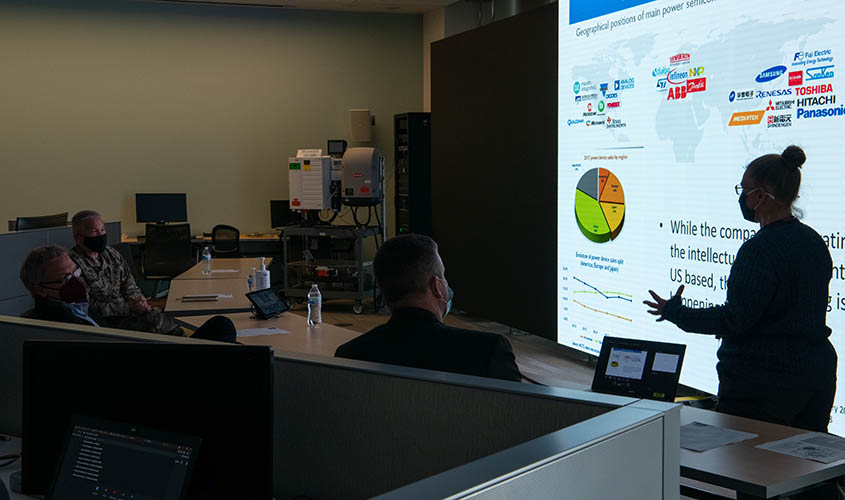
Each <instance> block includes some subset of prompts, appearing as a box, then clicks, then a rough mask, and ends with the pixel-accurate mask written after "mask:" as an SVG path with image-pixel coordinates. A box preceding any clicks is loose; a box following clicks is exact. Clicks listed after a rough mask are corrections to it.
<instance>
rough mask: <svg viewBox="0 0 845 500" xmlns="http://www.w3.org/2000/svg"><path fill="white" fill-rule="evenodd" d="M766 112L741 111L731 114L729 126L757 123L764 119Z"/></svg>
mask: <svg viewBox="0 0 845 500" xmlns="http://www.w3.org/2000/svg"><path fill="white" fill-rule="evenodd" d="M764 114H766V112H765V111H740V112H738V113H734V114H732V115H731V120H730V121H729V122H728V126H731V127H736V126H739V125H757V124H759V123H760V122H761V121H763V115H764Z"/></svg>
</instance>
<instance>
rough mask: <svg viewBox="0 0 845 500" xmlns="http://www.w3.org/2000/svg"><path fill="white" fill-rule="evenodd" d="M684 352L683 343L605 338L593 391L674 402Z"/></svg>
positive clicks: (594, 378)
mask: <svg viewBox="0 0 845 500" xmlns="http://www.w3.org/2000/svg"><path fill="white" fill-rule="evenodd" d="M685 351H686V346H685V345H683V344H670V343H667V342H652V341H649V340H636V339H623V338H618V337H605V338H604V340H603V341H602V346H601V353H600V354H599V360H598V364H597V365H596V371H595V374H594V375H593V387H592V390H593V392H601V393H605V394H619V395H622V396H632V397H636V398H645V399H656V400H659V401H674V400H675V394H676V393H677V391H678V379H679V378H680V376H681V365H682V364H683V362H684V352H685Z"/></svg>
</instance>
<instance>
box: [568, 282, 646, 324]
mask: <svg viewBox="0 0 845 500" xmlns="http://www.w3.org/2000/svg"><path fill="white" fill-rule="evenodd" d="M576 279H577V278H576ZM572 302H574V303H576V304H578V305H579V306H581V307H583V308H585V309H589V310H591V311H593V312H597V313H599V314H606V315H608V316H612V317H614V318H619V319H622V320H625V321H627V322H629V323H631V322H632V320H631V318H626V317H625V316H619V315H618V314H613V313H611V312H607V311H602V310H601V309H596V308H595V307H590V306H588V305H587V304H582V303H580V302H578V301H577V300H574V299H573V300H572Z"/></svg>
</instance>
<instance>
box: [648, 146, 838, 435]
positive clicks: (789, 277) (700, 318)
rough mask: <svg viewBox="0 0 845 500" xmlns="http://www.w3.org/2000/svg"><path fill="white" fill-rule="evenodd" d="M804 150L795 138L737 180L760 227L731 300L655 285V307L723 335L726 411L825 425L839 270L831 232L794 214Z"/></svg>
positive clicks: (689, 325)
mask: <svg viewBox="0 0 845 500" xmlns="http://www.w3.org/2000/svg"><path fill="white" fill-rule="evenodd" d="M804 160H805V156H804V151H802V150H801V148H799V147H797V146H789V147H788V148H786V150H784V152H783V153H782V154H779V155H778V154H769V155H763V156H761V157H759V158H757V159H756V160H754V161H752V162H751V163H749V164H748V166H747V167H746V169H745V175H743V176H742V183H741V184H739V185H738V186H736V191H737V194H739V195H740V196H739V208H740V210H741V211H742V216H743V217H744V218H745V219H746V220H748V221H750V222H759V223H760V231H759V232H757V234H755V235H754V236H753V237H751V238H750V239H749V240H747V241H746V242H745V243H743V245H742V246H741V247H740V249H739V251H738V252H737V254H736V259H735V260H734V263H733V266H732V267H731V273H730V277H729V278H728V287H727V300H726V301H725V303H724V305H720V306H714V307H708V308H703V309H694V308H690V307H686V306H684V305H682V303H681V294H682V293H683V290H684V287H683V285H682V286H681V287H680V288H678V292H677V293H676V294H675V295H674V296H673V297H672V298H670V299H669V300H664V299H662V298H661V297H659V296H658V295H657V294H656V293H654V292H653V291H651V290H649V293H650V294H651V296H652V297H653V298H654V302H651V301H644V303H645V304H646V305H647V306H649V307H650V308H651V309H650V310H649V311H648V312H649V313H651V314H653V315H656V316H659V318H658V321H662V320H667V321H670V322H672V323H674V324H675V325H677V326H678V327H679V328H681V329H682V330H684V331H686V332H693V333H703V334H710V335H716V336H717V337H720V338H721V340H722V343H721V346H720V347H719V350H718V352H717V355H718V358H719V362H718V364H717V365H716V371H717V372H718V374H719V394H718V396H719V399H718V403H717V404H716V409H717V410H718V411H720V412H723V413H730V414H734V415H740V416H743V417H749V418H755V419H758V420H765V421H768V422H774V423H778V424H784V425H790V426H793V427H800V428H803V429H808V430H813V431H827V425H828V423H829V421H830V410H831V407H832V405H833V396H834V393H835V391H836V362H837V358H836V351H834V349H833V346H832V345H831V344H830V342H829V341H828V337H829V336H830V328H828V327H827V326H826V325H825V316H826V314H827V305H828V284H829V282H830V279H831V274H832V262H831V258H830V253H829V252H828V250H827V246H826V245H825V243H824V240H822V238H821V237H820V236H819V235H818V233H816V232H815V231H814V230H813V229H812V228H811V227H809V226H807V225H805V224H802V223H801V222H800V221H799V220H798V219H797V218H796V217H795V215H793V212H794V210H793V203H794V202H795V199H796V198H798V189H799V187H800V186H801V171H800V170H799V169H800V167H801V165H803V163H804Z"/></svg>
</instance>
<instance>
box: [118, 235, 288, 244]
mask: <svg viewBox="0 0 845 500" xmlns="http://www.w3.org/2000/svg"><path fill="white" fill-rule="evenodd" d="M278 239H279V233H262V234H259V235H249V234H241V235H240V240H241V241H278ZM191 241H192V242H193V243H202V242H208V243H211V236H202V235H193V236H191ZM120 242H121V243H129V244H135V243H144V240H141V241H138V237H137V236H127V235H125V234H123V235H121V236H120Z"/></svg>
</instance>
